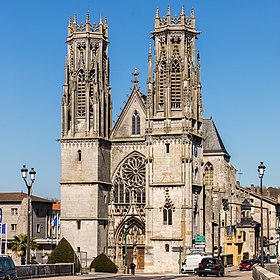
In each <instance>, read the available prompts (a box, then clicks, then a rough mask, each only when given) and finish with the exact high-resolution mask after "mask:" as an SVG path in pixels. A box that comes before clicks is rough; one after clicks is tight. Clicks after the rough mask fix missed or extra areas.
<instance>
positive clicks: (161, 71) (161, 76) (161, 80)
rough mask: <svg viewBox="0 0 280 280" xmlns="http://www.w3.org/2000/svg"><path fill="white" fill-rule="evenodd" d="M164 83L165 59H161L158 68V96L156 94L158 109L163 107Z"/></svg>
mask: <svg viewBox="0 0 280 280" xmlns="http://www.w3.org/2000/svg"><path fill="white" fill-rule="evenodd" d="M165 83H166V61H165V60H162V61H161V64H160V69H159V96H158V109H159V110H163V109H164V92H165Z"/></svg>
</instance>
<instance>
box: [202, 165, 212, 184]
mask: <svg viewBox="0 0 280 280" xmlns="http://www.w3.org/2000/svg"><path fill="white" fill-rule="evenodd" d="M213 171H214V168H213V165H212V164H211V163H210V162H207V163H206V164H205V166H204V185H205V186H213V183H214V176H213Z"/></svg>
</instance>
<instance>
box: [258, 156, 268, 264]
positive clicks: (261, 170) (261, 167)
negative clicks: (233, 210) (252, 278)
mask: <svg viewBox="0 0 280 280" xmlns="http://www.w3.org/2000/svg"><path fill="white" fill-rule="evenodd" d="M264 171H265V166H264V164H263V162H262V161H261V163H260V165H259V167H258V172H259V177H260V188H261V266H262V267H263V266H264V265H263V257H264V256H263V195H262V179H263V175H264ZM268 238H269V236H268Z"/></svg>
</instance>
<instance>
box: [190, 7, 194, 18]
mask: <svg viewBox="0 0 280 280" xmlns="http://www.w3.org/2000/svg"><path fill="white" fill-rule="evenodd" d="M191 19H194V8H192V10H191Z"/></svg>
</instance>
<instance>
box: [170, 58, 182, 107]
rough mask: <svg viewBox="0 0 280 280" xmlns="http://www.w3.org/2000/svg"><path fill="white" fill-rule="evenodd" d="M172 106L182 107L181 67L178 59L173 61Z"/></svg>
mask: <svg viewBox="0 0 280 280" xmlns="http://www.w3.org/2000/svg"><path fill="white" fill-rule="evenodd" d="M170 76H171V108H172V109H176V108H180V107H181V69H180V62H179V61H178V59H174V60H173V61H172V63H171V75H170Z"/></svg>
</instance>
